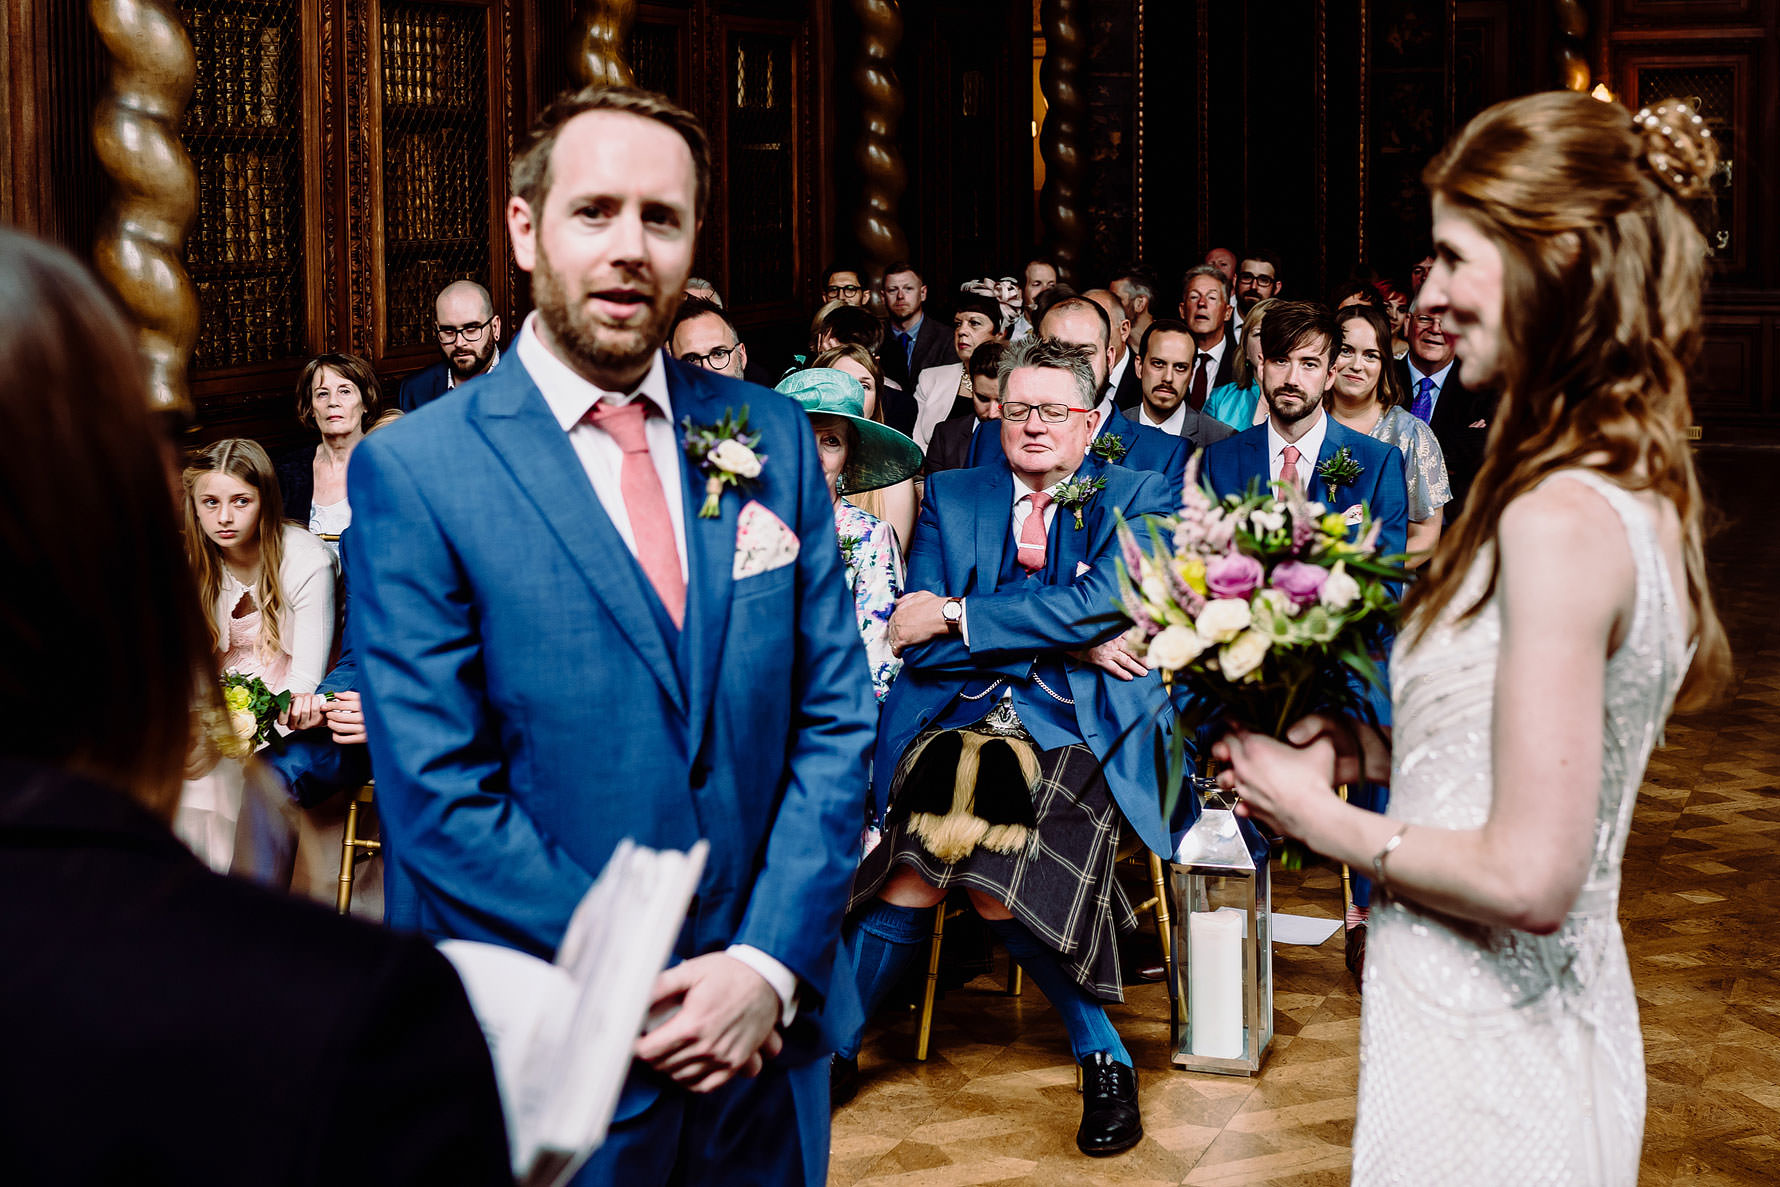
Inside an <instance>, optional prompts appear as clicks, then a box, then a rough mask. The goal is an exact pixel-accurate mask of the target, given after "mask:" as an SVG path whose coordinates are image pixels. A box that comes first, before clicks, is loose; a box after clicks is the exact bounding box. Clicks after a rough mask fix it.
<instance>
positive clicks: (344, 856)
mask: <svg viewBox="0 0 1780 1187" xmlns="http://www.w3.org/2000/svg"><path fill="white" fill-rule="evenodd" d="M373 790H374V787H373V785H372V784H370V783H367V784H365V785H364V786H363V787H361V788H359V789H358V790H357V791H355V792H353V793H352V798H351V799H350V800H348V801H347V802H346V831H345V832H343V833H342V834H341V837H340V889H339V893H338V897H337V898H336V899H335V902H334V908H335V910H337V911H338V912H339V913H340V914H342V915H344V914H346V913H347V912H348V911H350V910H351V909H352V880H353V878H354V877H355V876H356V874H357V871H358V863H359V862H361V861H369V860H370V857H371V855H372V854H373V853H376V852H377V851H378V850H380V849H382V848H383V843H382V842H381V841H377V840H373V839H372V838H369V837H361V836H359V835H358V830H359V826H360V824H361V823H362V817H363V814H364V809H368V808H370V807H371V806H372V803H373V801H372V794H373Z"/></svg>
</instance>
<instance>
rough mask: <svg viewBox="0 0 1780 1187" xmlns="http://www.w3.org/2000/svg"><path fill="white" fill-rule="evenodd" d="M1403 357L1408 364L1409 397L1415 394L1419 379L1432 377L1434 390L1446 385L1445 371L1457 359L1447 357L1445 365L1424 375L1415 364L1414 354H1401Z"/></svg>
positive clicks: (1450, 368) (1446, 371)
mask: <svg viewBox="0 0 1780 1187" xmlns="http://www.w3.org/2000/svg"><path fill="white" fill-rule="evenodd" d="M1403 359H1404V361H1405V362H1406V363H1407V364H1408V366H1409V394H1410V396H1411V397H1413V396H1414V395H1415V389H1416V388H1417V387H1418V386H1420V384H1421V381H1422V380H1424V379H1432V380H1433V381H1434V390H1435V391H1440V390H1441V389H1442V388H1444V387H1445V386H1446V376H1447V373H1448V372H1450V371H1451V370H1452V365H1453V364H1454V363H1455V362H1457V361H1458V360H1457V359H1447V360H1446V366H1444V367H1442V368H1440V370H1438V371H1436V372H1434V373H1433V374H1432V375H1424V374H1423V373H1422V370H1421V368H1420V367H1417V366H1416V365H1415V356H1414V355H1412V354H1406V355H1404V356H1403Z"/></svg>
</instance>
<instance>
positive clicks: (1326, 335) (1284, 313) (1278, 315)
mask: <svg viewBox="0 0 1780 1187" xmlns="http://www.w3.org/2000/svg"><path fill="white" fill-rule="evenodd" d="M1313 339H1320V340H1321V342H1322V344H1323V345H1322V351H1323V357H1324V358H1331V357H1332V356H1333V355H1334V353H1335V343H1337V342H1339V341H1340V340H1341V331H1340V329H1338V328H1337V327H1336V325H1335V315H1334V314H1333V313H1330V312H1329V307H1328V306H1327V305H1324V304H1322V303H1321V302H1318V301H1276V302H1274V303H1273V304H1272V305H1270V306H1268V307H1267V316H1266V317H1265V318H1263V319H1262V320H1261V355H1262V357H1263V358H1269V359H1283V358H1285V357H1286V356H1287V355H1289V354H1291V353H1292V352H1293V351H1294V350H1298V349H1300V348H1301V347H1304V346H1307V345H1309V344H1310V342H1311V341H1312V340H1313Z"/></svg>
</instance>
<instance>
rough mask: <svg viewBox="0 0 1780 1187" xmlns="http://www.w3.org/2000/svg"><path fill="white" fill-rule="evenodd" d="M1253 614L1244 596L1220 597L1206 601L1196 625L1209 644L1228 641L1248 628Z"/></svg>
mask: <svg viewBox="0 0 1780 1187" xmlns="http://www.w3.org/2000/svg"><path fill="white" fill-rule="evenodd" d="M1252 620H1253V616H1252V615H1251V614H1250V613H1249V608H1248V602H1247V601H1246V600H1244V599H1242V598H1218V599H1216V600H1215V601H1210V602H1207V603H1205V609H1203V610H1201V611H1200V612H1199V618H1198V620H1197V621H1196V622H1195V623H1194V626H1195V627H1196V628H1197V629H1198V631H1199V637H1200V638H1202V639H1204V640H1205V642H1206V644H1207V645H1210V644H1212V643H1228V642H1229V641H1230V640H1232V639H1234V638H1235V637H1236V636H1237V635H1240V634H1241V633H1242V632H1243V631H1246V630H1247V629H1248V625H1249V623H1250V622H1251V621H1252Z"/></svg>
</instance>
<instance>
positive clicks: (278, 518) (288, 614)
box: [176, 438, 335, 870]
mask: <svg viewBox="0 0 1780 1187" xmlns="http://www.w3.org/2000/svg"><path fill="white" fill-rule="evenodd" d="M185 492H186V497H185V528H186V530H185V536H186V555H187V557H188V558H189V559H190V560H191V565H192V573H193V575H194V576H195V577H196V578H197V584H198V591H199V596H200V597H201V598H202V599H203V604H204V608H205V611H206V618H207V619H208V621H209V623H210V631H211V640H212V643H213V644H214V646H215V649H216V653H217V657H218V658H217V668H218V671H219V672H239V673H242V674H244V675H249V676H258V677H259V678H260V679H261V680H263V681H265V683H266V686H267V687H268V688H270V689H271V690H272V691H273V692H275V693H276V692H284V691H287V690H288V691H290V692H292V693H305V692H313V691H315V686H316V685H317V684H319V683H320V682H321V678H322V676H323V675H325V674H326V672H327V667H328V660H329V656H330V654H331V653H332V650H333V645H334V626H335V620H334V591H335V574H334V558H333V554H332V553H330V552H329V551H328V548H327V546H326V545H324V544H323V543H322V542H321V541H320V540H318V539H316V538H315V537H314V536H312V535H311V534H310V533H308V532H307V531H305V530H303V529H302V528H300V527H298V526H297V525H295V524H292V523H286V522H284V519H283V505H282V500H281V498H280V496H279V490H278V480H277V477H276V474H275V472H274V471H273V468H272V462H271V459H270V458H269V457H267V456H266V451H265V450H263V449H261V448H260V447H259V445H258V444H256V443H255V442H252V441H247V440H243V439H239V438H235V439H230V440H225V441H219V442H217V443H216V444H215V445H212V446H210V447H209V448H208V449H206V450H205V451H204V452H203V453H202V454H201V455H199V457H198V458H197V460H195V461H194V462H193V463H192V464H191V465H190V466H189V467H187V469H186V471H185ZM242 784H243V778H242V777H241V776H240V774H239V773H238V771H237V769H236V768H235V767H233V766H231V765H230V764H229V763H228V762H227V761H225V762H221V763H219V764H218V765H217V766H216V767H215V768H214V769H213V770H211V771H210V772H209V773H208V774H206V775H204V776H203V777H201V778H198V779H194V780H192V781H191V782H189V783H188V784H187V786H186V794H185V797H184V798H183V800H182V802H181V807H180V814H179V821H178V824H177V825H176V831H178V832H179V833H180V835H181V837H182V838H184V839H185V840H186V843H187V844H188V845H191V847H192V848H193V849H194V851H196V852H197V853H198V855H199V856H200V857H201V858H203V859H204V860H205V861H207V862H208V863H209V864H210V865H211V866H212V867H213V868H217V869H222V870H228V869H230V868H231V867H232V866H233V865H234V864H235V860H234V859H235V852H236V846H235V837H236V834H237V828H238V823H239V821H240V819H241V816H242V805H243V800H244V791H243V787H242ZM301 860H302V859H301V857H299V864H301Z"/></svg>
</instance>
